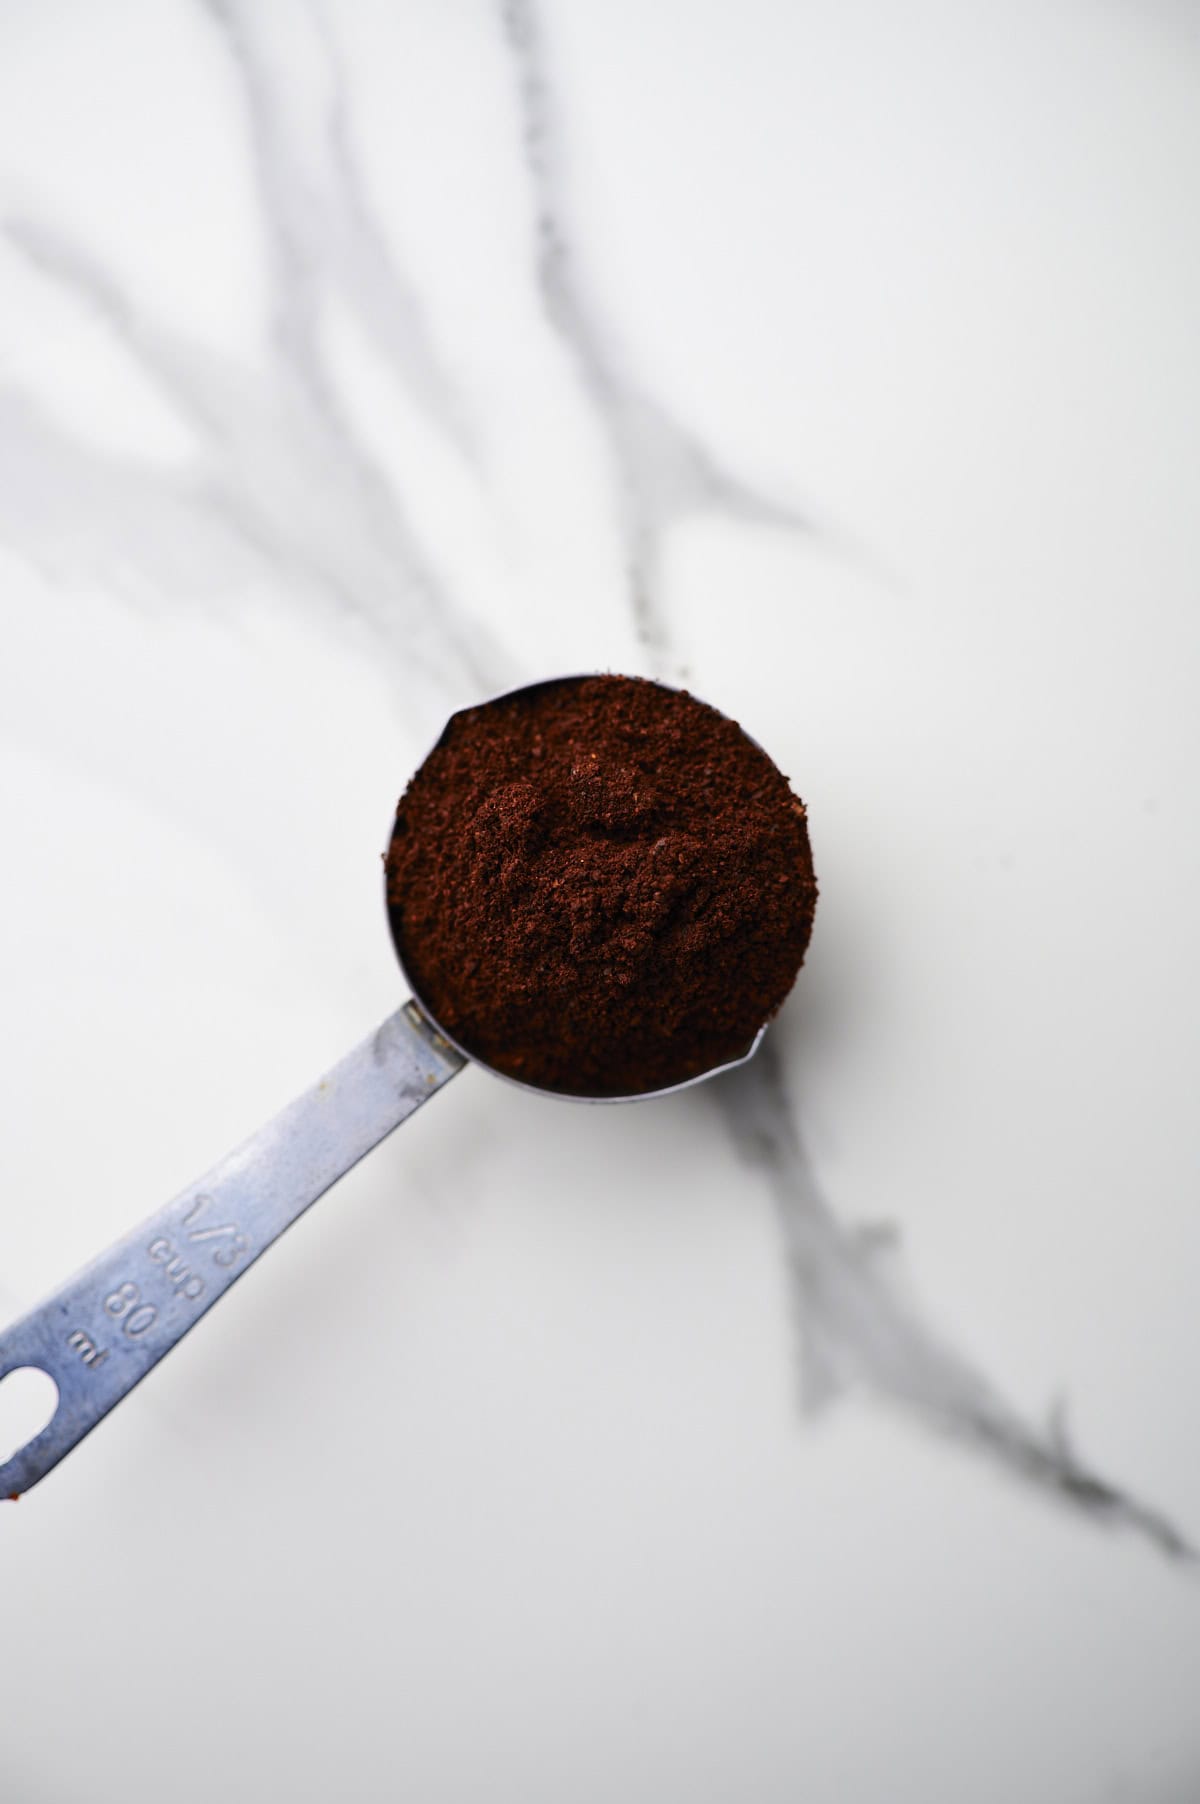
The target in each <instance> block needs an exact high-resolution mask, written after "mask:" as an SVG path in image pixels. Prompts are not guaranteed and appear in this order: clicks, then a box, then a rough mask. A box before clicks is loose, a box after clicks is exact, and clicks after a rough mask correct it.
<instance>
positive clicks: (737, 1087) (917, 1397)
mask: <svg viewBox="0 0 1200 1804" xmlns="http://www.w3.org/2000/svg"><path fill="white" fill-rule="evenodd" d="M719 1094H720V1097H721V1101H722V1102H723V1104H724V1105H725V1108H726V1111H727V1116H728V1120H729V1124H730V1129H731V1132H732V1134H733V1138H734V1142H735V1144H736V1146H737V1148H738V1150H739V1152H740V1153H741V1155H742V1157H743V1158H744V1159H745V1161H746V1163H747V1164H748V1165H750V1166H753V1167H755V1168H756V1169H758V1170H760V1171H762V1172H763V1173H764V1174H765V1176H766V1178H767V1181H768V1183H769V1185H770V1187H771V1192H772V1195H773V1198H774V1201H775V1204H776V1208H777V1211H778V1216H779V1221H780V1226H781V1233H782V1239H783V1247H784V1254H785V1257H786V1259H787V1265H788V1274H789V1279H790V1284H791V1290H792V1295H793V1298H794V1303H795V1310H796V1318H797V1326H798V1335H799V1342H800V1350H801V1386H802V1399H803V1402H804V1406H805V1408H806V1410H809V1411H811V1410H815V1409H817V1408H819V1407H822V1406H824V1405H825V1404H827V1403H829V1402H830V1401H832V1400H833V1399H834V1398H835V1397H836V1396H837V1395H839V1394H840V1393H841V1392H842V1391H844V1390H847V1389H852V1388H854V1387H858V1388H860V1389H862V1390H864V1391H866V1392H868V1393H870V1394H872V1395H873V1396H875V1397H877V1398H880V1399H882V1400H883V1401H884V1402H886V1403H888V1404H889V1405H891V1406H893V1407H894V1408H896V1409H898V1410H900V1411H902V1412H904V1413H905V1414H907V1415H908V1416H909V1417H910V1418H912V1420H913V1421H914V1422H916V1423H918V1424H920V1425H921V1426H922V1427H925V1428H929V1429H933V1430H936V1431H937V1432H939V1433H942V1434H946V1435H949V1436H951V1437H952V1438H953V1439H955V1440H956V1441H958V1442H960V1443H962V1444H963V1445H965V1446H967V1447H969V1448H971V1449H973V1450H974V1451H976V1452H977V1453H981V1454H983V1455H986V1456H987V1457H988V1458H989V1459H991V1460H993V1461H996V1462H998V1463H999V1464H1000V1465H1001V1466H1002V1467H1003V1468H1004V1469H1006V1470H1007V1471H1008V1472H1009V1473H1011V1474H1014V1475H1015V1476H1017V1477H1019V1478H1022V1479H1024V1480H1026V1481H1028V1482H1030V1483H1032V1484H1034V1485H1036V1486H1037V1487H1038V1488H1039V1489H1041V1490H1044V1491H1047V1492H1048V1493H1050V1494H1051V1495H1053V1496H1054V1497H1056V1498H1057V1499H1059V1500H1061V1501H1064V1502H1066V1503H1068V1504H1071V1505H1074V1506H1075V1507H1076V1508H1077V1509H1079V1510H1081V1511H1083V1512H1084V1514H1086V1515H1089V1516H1092V1517H1095V1518H1096V1519H1097V1520H1100V1521H1104V1522H1108V1523H1112V1524H1116V1525H1122V1526H1125V1527H1127V1528H1132V1529H1135V1530H1137V1531H1138V1532H1140V1533H1141V1534H1143V1535H1145V1536H1146V1537H1147V1538H1148V1539H1149V1540H1150V1541H1151V1542H1153V1543H1154V1545H1155V1546H1157V1547H1158V1548H1159V1549H1160V1550H1161V1551H1162V1552H1163V1553H1164V1554H1167V1555H1169V1556H1170V1557H1171V1558H1173V1559H1188V1560H1192V1559H1194V1558H1195V1557H1196V1550H1195V1549H1194V1548H1193V1547H1192V1546H1191V1545H1190V1543H1189V1542H1188V1541H1187V1539H1186V1538H1185V1536H1184V1535H1183V1534H1182V1533H1181V1531H1180V1530H1179V1529H1178V1528H1177V1527H1176V1526H1175V1525H1174V1524H1173V1523H1172V1522H1171V1521H1170V1519H1169V1518H1168V1517H1167V1516H1166V1515H1165V1514H1164V1513H1163V1512H1162V1511H1161V1510H1158V1509H1156V1508H1154V1507H1153V1506H1151V1505H1149V1504H1146V1503H1143V1502H1141V1501H1140V1499H1138V1498H1137V1497H1135V1496H1133V1495H1132V1494H1131V1493H1130V1492H1128V1491H1126V1490H1124V1489H1123V1488H1120V1487H1118V1486H1117V1485H1115V1484H1113V1483H1111V1482H1110V1481H1109V1480H1108V1479H1105V1478H1102V1477H1100V1476H1099V1475H1098V1474H1097V1473H1096V1472H1095V1471H1094V1470H1093V1469H1092V1468H1091V1467H1090V1466H1088V1465H1087V1464H1086V1463H1085V1462H1084V1461H1083V1460H1081V1459H1080V1457H1079V1455H1078V1453H1077V1452H1076V1450H1075V1448H1074V1446H1073V1445H1072V1443H1071V1440H1070V1437H1069V1435H1068V1433H1067V1428H1066V1420H1065V1412H1064V1410H1063V1407H1062V1405H1061V1404H1059V1405H1058V1406H1056V1408H1055V1409H1054V1410H1052V1411H1051V1413H1050V1416H1049V1419H1048V1421H1047V1423H1046V1425H1045V1427H1038V1426H1037V1425H1036V1424H1035V1423H1032V1422H1028V1421H1026V1420H1025V1419H1024V1418H1023V1417H1022V1416H1021V1415H1020V1414H1019V1413H1018V1412H1017V1411H1016V1410H1014V1409H1013V1408H1012V1407H1011V1406H1010V1405H1009V1404H1008V1403H1007V1402H1006V1401H1005V1399H1004V1398H1003V1396H1002V1395H1001V1394H1000V1392H999V1391H998V1390H997V1388H996V1387H995V1386H994V1385H993V1384H992V1383H991V1381H990V1380H989V1379H988V1378H987V1377H986V1376H985V1375H984V1374H983V1373H982V1372H980V1371H978V1370H977V1369H976V1368H975V1367H974V1366H973V1365H972V1364H971V1362H970V1360H969V1359H967V1358H966V1357H965V1355H963V1354H962V1353H960V1352H959V1351H958V1350H957V1349H956V1348H955V1347H953V1346H952V1345H951V1344H950V1342H949V1341H948V1340H946V1339H945V1338H944V1337H943V1336H941V1335H940V1334H938V1332H937V1331H936V1330H935V1329H934V1328H933V1327H932V1326H931V1325H930V1324H929V1323H928V1322H926V1321H925V1320H924V1319H923V1318H922V1315H921V1313H920V1311H919V1309H918V1307H917V1305H916V1304H915V1302H913V1301H912V1300H911V1298H910V1297H909V1296H908V1294H907V1291H906V1288H905V1286H904V1285H903V1283H902V1282H901V1281H900V1276H899V1274H898V1273H897V1272H896V1271H895V1270H894V1269H893V1266H892V1260H893V1256H894V1245H893V1236H892V1235H891V1234H890V1233H888V1234H887V1235H886V1237H885V1242H884V1245H883V1246H882V1247H881V1245H880V1244H879V1241H880V1237H879V1235H878V1233H877V1232H874V1231H871V1230H868V1231H866V1232H865V1233H864V1232H863V1231H861V1230H856V1229H853V1228H848V1227H846V1226H845V1225H844V1224H843V1223H842V1222H840V1221H839V1220H838V1219H837V1217H836V1215H835V1214H834V1212H833V1210H832V1209H831V1208H830V1206H829V1204H828V1203H827V1202H826V1200H825V1198H824V1197H823V1196H822V1194H821V1191H820V1188H819V1187H818V1185H817V1182H816V1179H815V1177H814V1174H813V1171H812V1167H811V1165H810V1163H809V1160H808V1157H807V1154H806V1152H805V1149H804V1144H803V1140H802V1138H801V1135H800V1130H799V1128H798V1127H797V1124H796V1120H795V1113H794V1110H793V1108H792V1106H791V1104H790V1102H789V1099H788V1095H787V1091H786V1088H785V1085H784V1078H783V1070H782V1067H781V1064H780V1059H779V1054H778V1051H777V1049H776V1047H775V1046H774V1045H773V1044H772V1043H771V1041H770V1039H769V1038H768V1039H767V1040H766V1041H765V1042H764V1044H763V1048H762V1050H761V1052H760V1053H759V1055H758V1057H757V1058H756V1059H754V1060H753V1061H752V1063H751V1064H750V1065H748V1066H745V1067H743V1069H742V1070H741V1071H737V1072H733V1073H731V1074H730V1076H729V1077H727V1078H724V1079H723V1080H722V1082H721V1085H720V1086H719ZM881 1252H882V1253H883V1254H884V1255H885V1256H884V1257H881Z"/></svg>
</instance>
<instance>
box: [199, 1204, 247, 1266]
mask: <svg viewBox="0 0 1200 1804" xmlns="http://www.w3.org/2000/svg"><path fill="white" fill-rule="evenodd" d="M212 1200H213V1199H212V1197H211V1196H209V1194H208V1192H207V1191H206V1190H202V1191H201V1192H200V1194H199V1196H197V1198H196V1200H195V1201H194V1202H193V1204H192V1206H191V1208H190V1209H189V1210H188V1212H187V1214H186V1215H185V1216H184V1218H183V1225H184V1228H185V1229H186V1230H187V1238H188V1239H189V1240H191V1241H207V1240H215V1241H218V1242H219V1243H220V1244H219V1245H218V1246H216V1247H215V1248H214V1250H213V1264H214V1265H221V1266H225V1267H229V1266H231V1265H236V1264H237V1262H238V1260H239V1259H240V1258H241V1257H242V1255H243V1254H244V1253H248V1252H249V1251H250V1242H249V1240H247V1238H246V1236H245V1235H244V1234H243V1233H242V1230H241V1229H240V1228H239V1227H238V1225H237V1223H236V1222H235V1221H227V1222H222V1223H221V1224H220V1225H219V1226H217V1225H214V1224H210V1225H208V1226H207V1227H205V1226H194V1225H193V1224H195V1223H198V1222H199V1221H200V1218H201V1217H202V1216H203V1215H204V1213H205V1211H206V1210H208V1209H210V1208H211V1207H212Z"/></svg>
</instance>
